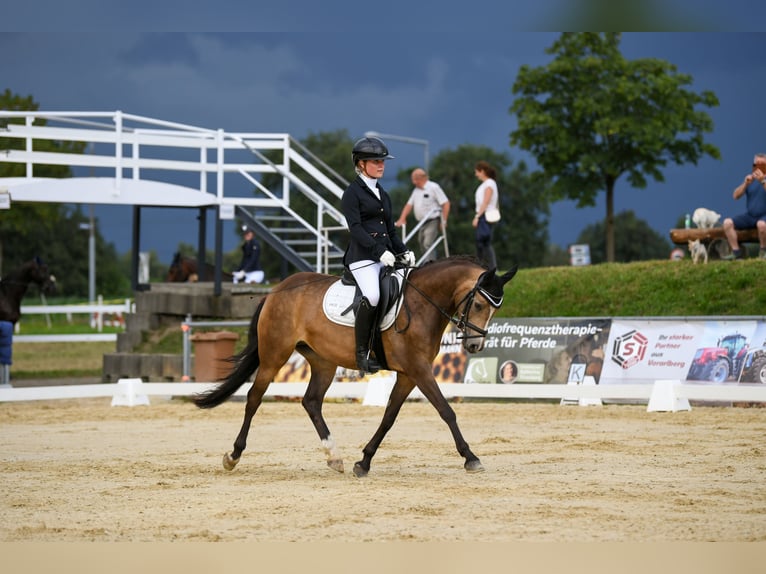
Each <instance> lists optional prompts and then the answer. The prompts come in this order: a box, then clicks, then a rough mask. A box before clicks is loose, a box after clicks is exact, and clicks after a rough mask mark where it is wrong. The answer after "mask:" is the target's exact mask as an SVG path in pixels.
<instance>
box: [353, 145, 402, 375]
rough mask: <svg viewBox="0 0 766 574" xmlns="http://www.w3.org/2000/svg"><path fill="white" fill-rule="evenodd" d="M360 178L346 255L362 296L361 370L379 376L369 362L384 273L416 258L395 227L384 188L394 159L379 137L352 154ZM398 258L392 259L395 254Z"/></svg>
mask: <svg viewBox="0 0 766 574" xmlns="http://www.w3.org/2000/svg"><path fill="white" fill-rule="evenodd" d="M351 159H352V161H353V163H354V169H355V170H356V173H357V177H356V179H354V181H352V182H351V183H350V184H349V186H348V187H347V188H346V191H345V192H343V198H342V199H341V209H342V211H343V215H344V216H345V218H346V224H347V225H348V230H349V243H348V247H347V248H346V253H345V254H344V255H343V264H344V265H345V266H346V267H348V269H349V271H351V274H352V275H353V276H354V279H355V280H356V284H357V286H358V287H359V290H360V291H361V292H362V300H361V302H360V303H359V306H358V307H357V308H356V310H355V311H354V313H355V325H354V334H355V339H356V364H357V367H358V368H359V369H360V370H362V371H366V372H369V373H375V372H377V371H379V370H380V368H381V366H380V363H378V361H377V359H376V358H373V357H370V337H371V335H372V330H373V328H374V327H375V320H376V315H377V314H376V311H377V306H378V302H379V301H380V271H381V270H382V268H383V267H384V266H388V267H393V266H394V264H395V263H396V259H397V256H398V257H399V259H400V260H402V261H403V262H404V263H406V264H407V265H414V264H415V254H414V253H412V251H408V250H407V248H406V247H405V245H404V243H402V240H401V238H400V237H399V235H398V233H397V231H396V227H395V226H394V218H393V210H392V207H391V198H390V197H389V195H388V193H386V191H385V190H384V189H383V188H382V187H381V186H380V183H378V180H379V179H380V178H381V177H383V171H384V169H385V162H386V160H387V159H394V157H393V156H392V155H390V154H389V153H388V148H387V147H386V144H384V143H383V141H382V140H380V139H378V138H373V137H370V138H362V139H360V140H359V141H357V142H356V143H355V144H354V148H353V150H352V152H351ZM395 253H396V254H397V255H394V254H395Z"/></svg>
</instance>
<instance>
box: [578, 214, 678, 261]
mask: <svg viewBox="0 0 766 574" xmlns="http://www.w3.org/2000/svg"><path fill="white" fill-rule="evenodd" d="M614 223H615V227H616V229H617V231H616V232H615V237H614V239H615V261H620V262H623V263H630V262H632V261H643V260H647V259H667V258H668V256H669V255H670V252H671V250H672V249H673V246H672V245H671V244H670V241H669V240H668V239H666V238H665V237H663V236H662V235H660V234H659V233H657V232H656V231H655V230H654V229H652V227H651V226H650V225H649V224H648V223H647V222H646V221H644V220H643V219H639V218H637V217H636V214H635V213H634V212H633V211H631V210H628V211H623V212H621V213H618V214H617V215H616V216H615V218H614ZM604 227H605V225H604V222H603V221H602V222H599V223H594V224H593V225H588V226H587V227H585V228H584V229H583V230H582V232H581V233H580V235H579V237H578V238H577V243H586V244H588V245H590V259H591V262H592V263H603V262H604V261H606V245H605V237H606V233H605V232H604Z"/></svg>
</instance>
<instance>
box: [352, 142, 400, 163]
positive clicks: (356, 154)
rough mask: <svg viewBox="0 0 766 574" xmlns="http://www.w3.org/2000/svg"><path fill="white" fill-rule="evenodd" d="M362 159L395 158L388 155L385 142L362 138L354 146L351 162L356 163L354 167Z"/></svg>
mask: <svg viewBox="0 0 766 574" xmlns="http://www.w3.org/2000/svg"><path fill="white" fill-rule="evenodd" d="M361 159H394V156H392V155H391V154H389V153H388V148H387V147H386V144H384V143H383V140H381V139H379V138H362V139H360V140H358V141H357V142H356V143H355V144H354V149H352V150H351V160H352V161H353V162H354V166H356V162H358V161H359V160H361Z"/></svg>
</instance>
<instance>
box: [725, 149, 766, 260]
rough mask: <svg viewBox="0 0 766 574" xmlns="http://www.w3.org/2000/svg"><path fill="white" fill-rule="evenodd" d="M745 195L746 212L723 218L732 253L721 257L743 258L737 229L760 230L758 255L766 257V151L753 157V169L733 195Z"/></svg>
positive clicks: (735, 196)
mask: <svg viewBox="0 0 766 574" xmlns="http://www.w3.org/2000/svg"><path fill="white" fill-rule="evenodd" d="M743 195H744V196H745V206H746V213H740V214H739V215H735V216H733V217H727V218H726V219H724V220H723V232H724V233H725V234H726V240H727V241H728V242H729V247H731V255H726V256H724V257H721V259H729V260H731V259H742V258H743V254H742V251H741V250H740V248H739V240H738V239H737V229H751V228H753V227H755V228H756V229H757V230H758V241H759V243H760V246H761V248H760V250H759V252H758V257H760V258H761V259H766V153H757V154H755V157H754V158H753V169H752V171H751V172H750V173H748V174H747V175H746V176H745V179H744V180H743V181H742V183H741V184H739V185H738V186H737V187H736V188H734V193H733V194H732V197H734V199H739V198H740V197H742V196H743Z"/></svg>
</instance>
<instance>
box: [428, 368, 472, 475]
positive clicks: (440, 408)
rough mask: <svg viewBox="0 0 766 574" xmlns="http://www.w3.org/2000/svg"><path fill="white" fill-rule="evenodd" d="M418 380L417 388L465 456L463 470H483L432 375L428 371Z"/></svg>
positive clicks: (458, 449) (461, 453)
mask: <svg viewBox="0 0 766 574" xmlns="http://www.w3.org/2000/svg"><path fill="white" fill-rule="evenodd" d="M420 380H421V381H423V382H422V383H418V388H419V389H420V391H421V392H422V393H423V395H425V397H426V398H427V399H428V402H430V403H431V404H432V405H433V406H434V408H435V409H436V411H437V412H438V413H439V416H440V417H441V418H442V420H443V421H444V422H445V423H447V426H448V427H449V430H450V431H451V432H452V438H454V439H455V447H456V448H457V451H458V452H459V453H460V455H461V456H462V457H463V458H465V464H464V465H463V467H464V468H465V470H466V471H467V472H484V467H483V466H482V464H481V461H480V460H479V457H477V456H476V455H475V454H473V452H472V451H471V449H470V447H469V446H468V443H467V442H466V441H465V439H464V438H463V433H461V432H460V428H459V427H458V425H457V415H455V411H454V410H453V409H452V407H451V406H450V404H449V403H448V402H447V399H445V398H444V395H443V394H442V392H441V389H439V385H438V384H437V382H436V380H435V379H434V378H433V375H432V374H431V373H430V372H429V376H428V377H426V378H423V379H420Z"/></svg>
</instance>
